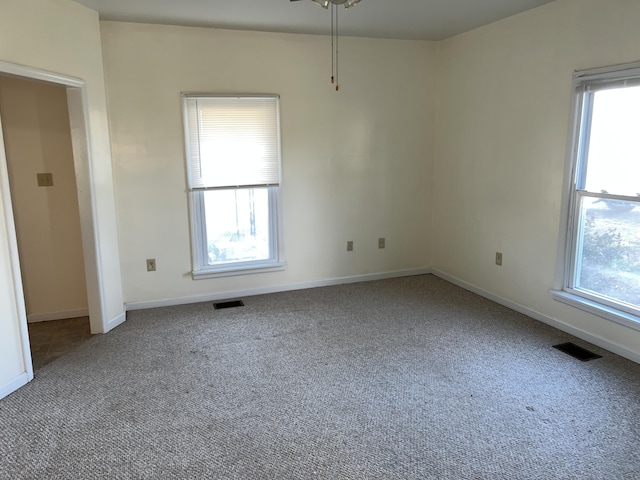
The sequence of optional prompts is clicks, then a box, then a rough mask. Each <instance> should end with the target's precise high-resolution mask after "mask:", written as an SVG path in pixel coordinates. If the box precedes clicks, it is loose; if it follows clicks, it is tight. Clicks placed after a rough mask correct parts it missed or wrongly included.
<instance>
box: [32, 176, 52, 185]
mask: <svg viewBox="0 0 640 480" xmlns="http://www.w3.org/2000/svg"><path fill="white" fill-rule="evenodd" d="M36 176H37V177H38V186H39V187H53V174H52V173H38V174H36Z"/></svg>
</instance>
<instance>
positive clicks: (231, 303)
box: [213, 300, 244, 310]
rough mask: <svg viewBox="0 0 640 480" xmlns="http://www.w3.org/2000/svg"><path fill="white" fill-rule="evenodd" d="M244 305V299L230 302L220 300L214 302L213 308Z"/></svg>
mask: <svg viewBox="0 0 640 480" xmlns="http://www.w3.org/2000/svg"><path fill="white" fill-rule="evenodd" d="M234 307H244V303H243V302H242V300H232V301H230V302H218V303H214V304H213V308H215V309H216V310H219V309H221V308H234Z"/></svg>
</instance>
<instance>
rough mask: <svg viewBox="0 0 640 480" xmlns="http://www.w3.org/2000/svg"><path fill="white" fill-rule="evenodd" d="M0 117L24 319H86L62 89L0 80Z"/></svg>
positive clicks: (82, 274)
mask: <svg viewBox="0 0 640 480" xmlns="http://www.w3.org/2000/svg"><path fill="white" fill-rule="evenodd" d="M0 115H1V116H2V131H3V134H4V143H5V152H6V155H7V164H8V168H9V178H10V182H11V198H12V203H13V211H14V221H15V225H16V233H17V237H18V248H19V250H20V267H21V272H22V281H23V286H24V292H25V301H26V307H27V314H28V316H29V320H34V319H35V320H37V319H55V318H68V317H72V316H83V315H88V313H87V310H88V305H87V293H86V281H85V275H84V262H83V259H82V239H81V236H80V215H79V212H78V193H77V189H76V177H75V171H74V168H73V151H72V148H71V132H70V129H69V112H68V107H67V93H66V89H65V87H63V86H59V85H51V84H47V83H43V82H34V81H28V80H24V79H20V78H15V77H0ZM43 172H48V173H52V175H53V180H54V184H53V186H52V187H39V186H38V185H37V182H36V174H37V173H43Z"/></svg>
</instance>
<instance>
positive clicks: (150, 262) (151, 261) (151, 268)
mask: <svg viewBox="0 0 640 480" xmlns="http://www.w3.org/2000/svg"><path fill="white" fill-rule="evenodd" d="M155 271H156V259H155V258H147V272H155Z"/></svg>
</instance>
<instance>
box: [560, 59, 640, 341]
mask: <svg viewBox="0 0 640 480" xmlns="http://www.w3.org/2000/svg"><path fill="white" fill-rule="evenodd" d="M630 85H634V86H637V85H640V62H635V63H630V64H623V65H614V66H610V67H601V68H595V69H590V70H583V71H577V72H575V73H574V76H573V87H574V88H573V92H574V93H573V97H572V98H573V100H572V109H571V115H572V123H571V127H572V128H571V138H570V140H571V141H570V145H571V148H570V149H569V153H568V159H567V163H568V165H569V169H568V172H569V175H568V177H569V182H568V183H569V185H568V186H567V187H566V192H567V193H566V197H565V200H563V203H564V205H565V207H564V210H565V211H566V215H563V218H564V220H563V224H562V228H561V232H562V235H564V242H563V243H564V247H563V249H562V254H563V265H562V271H561V274H560V275H559V277H560V282H556V288H554V289H553V290H551V293H552V295H553V297H554V298H555V299H556V300H558V301H560V302H563V303H566V304H568V305H571V306H573V307H576V308H579V309H582V310H584V311H587V312H589V313H592V314H594V315H598V316H600V317H602V318H605V319H607V320H611V321H613V322H616V323H619V324H622V325H625V326H627V327H630V328H633V329H635V330H640V309H637V308H634V307H632V306H628V304H625V303H624V302H616V301H612V300H610V299H608V298H606V297H603V296H601V295H597V294H595V293H590V292H588V291H586V290H583V289H579V288H576V276H577V274H578V273H577V272H578V271H579V269H580V263H581V255H580V252H581V248H582V243H583V242H582V241H581V238H582V237H581V231H582V225H583V221H582V220H583V219H582V212H581V204H582V200H583V199H584V198H601V199H608V200H622V201H630V202H634V203H639V204H640V202H639V200H638V197H632V196H626V195H618V194H608V193H597V192H590V191H587V190H586V189H584V188H583V187H584V185H585V180H586V175H587V165H586V161H587V155H586V153H587V152H586V151H587V149H588V144H589V140H590V133H591V124H592V115H593V96H594V94H595V93H596V92H597V91H599V90H602V89H604V88H616V87H624V86H630Z"/></svg>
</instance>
